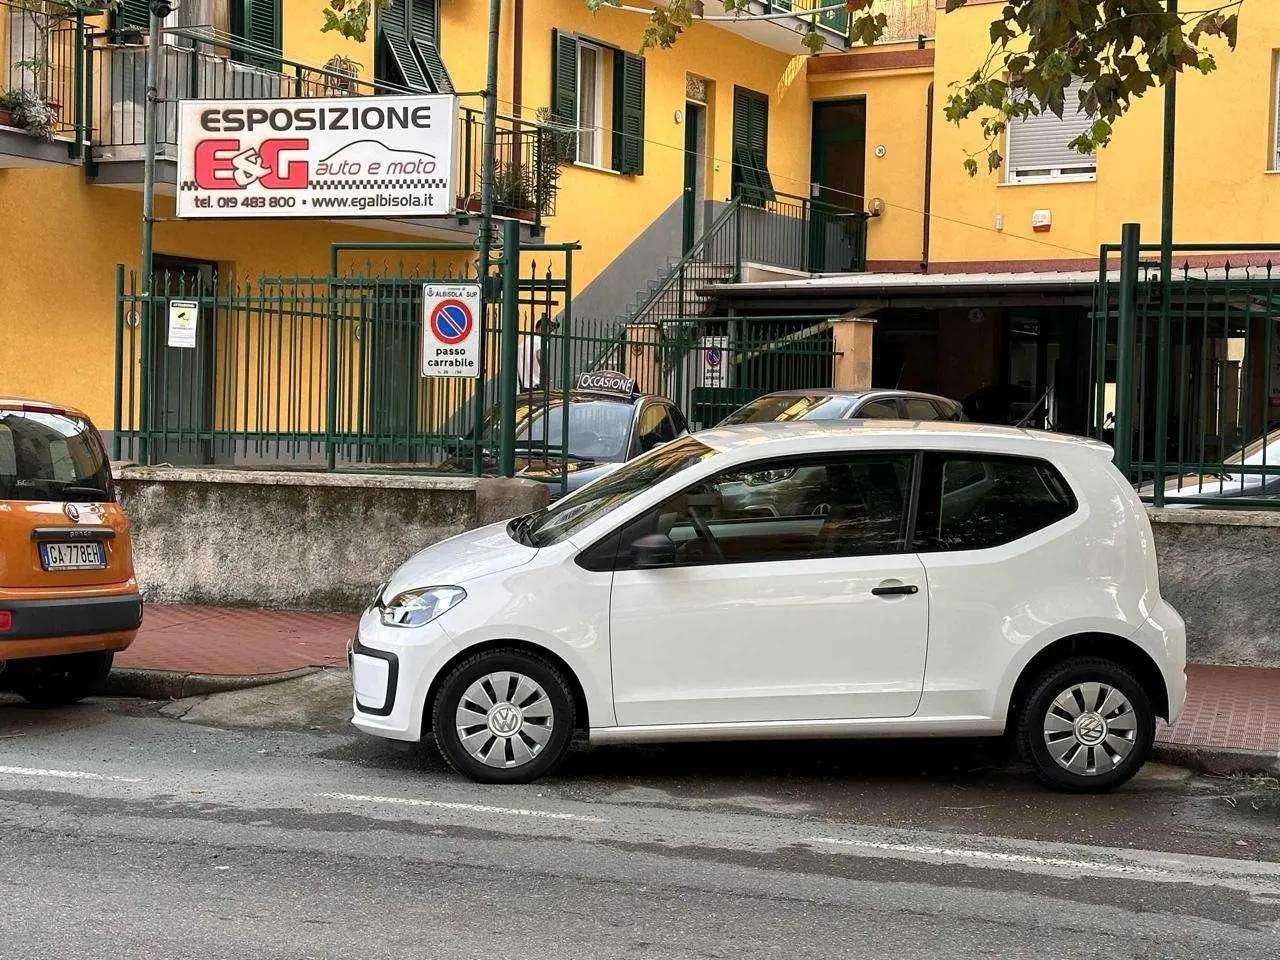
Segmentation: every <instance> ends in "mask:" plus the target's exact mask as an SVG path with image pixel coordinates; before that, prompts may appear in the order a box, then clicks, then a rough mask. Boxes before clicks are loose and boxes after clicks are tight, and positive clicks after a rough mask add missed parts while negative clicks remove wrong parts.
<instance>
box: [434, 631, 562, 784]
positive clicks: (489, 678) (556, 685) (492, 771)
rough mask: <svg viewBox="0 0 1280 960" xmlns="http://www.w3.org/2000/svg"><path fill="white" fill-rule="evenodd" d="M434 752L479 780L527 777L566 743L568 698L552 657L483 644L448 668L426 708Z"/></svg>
mask: <svg viewBox="0 0 1280 960" xmlns="http://www.w3.org/2000/svg"><path fill="white" fill-rule="evenodd" d="M431 719H432V730H433V731H434V733H435V739H436V744H437V745H438V746H439V748H440V753H441V754H442V755H443V756H444V758H445V760H447V761H448V762H449V765H450V766H452V767H453V768H454V769H455V770H457V771H458V772H459V773H462V774H464V775H465V776H468V777H470V778H471V779H472V780H479V781H481V782H484V783H527V782H528V781H530V780H535V779H537V778H538V777H540V776H542V775H543V774H545V773H547V772H548V771H549V770H551V769H552V768H553V767H554V766H555V765H556V764H557V763H559V762H560V760H561V759H562V758H563V757H564V754H565V752H566V751H567V750H568V749H569V743H570V741H571V740H572V737H573V729H574V701H573V694H572V693H571V692H570V690H569V684H568V681H567V680H566V679H565V677H564V676H563V675H562V674H561V672H560V671H559V670H558V669H556V667H554V666H553V665H552V664H550V663H549V662H547V661H546V660H543V659H542V658H541V657H537V656H534V655H532V654H528V653H525V652H524V651H522V650H491V651H487V652H485V653H480V654H477V655H476V656H474V657H470V658H468V659H466V660H464V661H462V662H461V663H459V664H458V665H457V666H456V667H454V668H453V669H452V670H450V671H449V674H448V676H446V677H445V679H444V681H443V682H442V683H441V684H440V688H439V691H438V692H437V694H436V699H435V703H434V704H433V705H432V709H431Z"/></svg>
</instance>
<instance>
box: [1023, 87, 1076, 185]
mask: <svg viewBox="0 0 1280 960" xmlns="http://www.w3.org/2000/svg"><path fill="white" fill-rule="evenodd" d="M1083 87H1084V85H1083V82H1081V81H1074V82H1072V83H1071V84H1069V85H1068V86H1067V89H1066V91H1065V94H1066V98H1065V104H1064V106H1063V110H1062V116H1061V117H1058V116H1057V115H1056V114H1054V113H1052V112H1051V111H1047V110H1046V111H1045V112H1044V113H1041V114H1039V115H1038V116H1034V117H1027V118H1026V119H1024V120H1015V121H1013V122H1012V123H1010V124H1009V133H1008V150H1007V153H1008V155H1009V157H1008V160H1007V161H1006V169H1007V171H1008V178H1009V181H1010V182H1017V181H1020V180H1043V179H1058V178H1064V177H1068V178H1069V177H1074V178H1091V177H1093V176H1094V175H1095V174H1096V172H1097V169H1098V167H1097V158H1096V157H1095V156H1094V155H1093V154H1083V153H1080V152H1078V151H1077V150H1075V149H1073V148H1072V147H1069V146H1068V144H1069V143H1071V141H1072V140H1074V139H1075V138H1076V137H1078V136H1080V135H1081V134H1082V133H1087V132H1088V131H1089V128H1090V127H1092V126H1093V121H1094V119H1095V118H1094V117H1093V116H1092V115H1090V114H1087V113H1085V112H1084V110H1083V109H1082V108H1081V105H1080V91H1081V90H1082V89H1083Z"/></svg>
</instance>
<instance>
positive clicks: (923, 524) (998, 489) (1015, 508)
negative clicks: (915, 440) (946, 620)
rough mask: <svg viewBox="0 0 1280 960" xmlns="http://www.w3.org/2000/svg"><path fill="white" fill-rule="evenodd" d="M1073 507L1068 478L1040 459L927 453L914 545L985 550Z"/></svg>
mask: <svg viewBox="0 0 1280 960" xmlns="http://www.w3.org/2000/svg"><path fill="white" fill-rule="evenodd" d="M1075 511H1076V499H1075V497H1074V495H1072V493H1071V489H1070V487H1068V486H1067V482H1066V481H1065V480H1064V479H1063V478H1062V475H1061V474H1059V473H1058V471H1057V470H1055V469H1054V468H1053V467H1051V466H1050V465H1049V464H1047V463H1045V462H1043V461H1041V460H1028V459H1023V458H1019V457H971V456H963V455H960V454H928V455H926V456H925V463H924V473H923V480H922V483H921V496H920V510H919V517H918V519H917V522H916V544H915V546H916V548H917V549H918V550H921V551H928V552H934V551H953V550H985V549H987V548H989V547H998V546H1000V545H1001V544H1005V543H1012V542H1013V541H1014V540H1018V539H1020V538H1022V537H1025V536H1027V535H1028V534H1031V533H1034V532H1035V531H1037V530H1043V529H1044V528H1045V527H1047V526H1049V525H1050V524H1054V523H1057V522H1058V521H1059V520H1062V519H1064V518H1065V517H1069V516H1071V514H1073V513H1075Z"/></svg>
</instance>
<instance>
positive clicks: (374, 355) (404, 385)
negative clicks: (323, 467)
mask: <svg viewBox="0 0 1280 960" xmlns="http://www.w3.org/2000/svg"><path fill="white" fill-rule="evenodd" d="M372 308H373V309H372V310H371V311H369V313H368V316H369V322H368V323H367V324H366V327H365V329H366V332H367V336H368V341H367V344H366V346H365V351H366V352H365V358H366V363H367V371H368V373H367V376H368V379H367V383H368V391H369V419H368V427H367V429H368V431H369V432H370V433H371V434H372V435H373V443H372V444H371V447H370V453H371V458H370V459H372V460H373V461H374V462H376V463H410V462H413V461H414V459H415V454H414V438H415V437H416V436H417V434H418V432H419V429H418V423H419V414H420V411H419V401H420V397H419V387H420V385H421V383H422V380H421V378H420V377H419V375H418V356H419V341H420V337H421V333H422V327H421V319H420V318H421V314H422V293H421V286H419V285H414V284H406V283H379V284H377V286H376V287H375V288H374V291H373V297H372Z"/></svg>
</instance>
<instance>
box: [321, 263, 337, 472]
mask: <svg viewBox="0 0 1280 960" xmlns="http://www.w3.org/2000/svg"><path fill="white" fill-rule="evenodd" d="M336 280H337V277H336V276H331V277H329V280H328V283H327V284H326V287H327V292H328V294H329V317H328V319H329V348H328V355H327V356H326V357H325V360H326V361H327V363H328V371H327V373H328V376H327V378H326V379H327V381H328V386H327V388H326V389H327V390H328V394H327V396H326V397H325V400H326V403H325V417H324V419H325V427H324V432H325V438H324V460H325V465H326V466H327V467H328V469H329V470H330V471H332V470H334V469H335V468H336V467H337V466H338V309H337V304H335V303H334V296H333V294H334V285H335V281H336Z"/></svg>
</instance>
